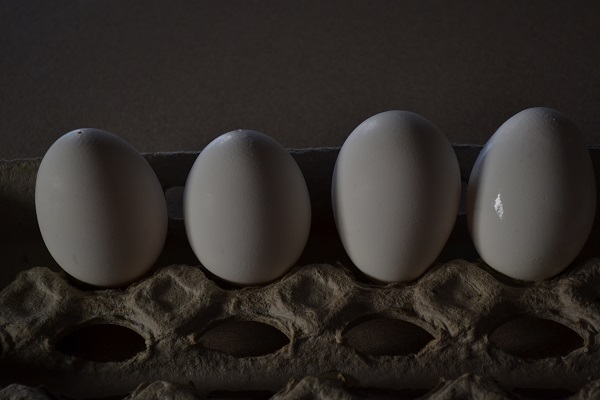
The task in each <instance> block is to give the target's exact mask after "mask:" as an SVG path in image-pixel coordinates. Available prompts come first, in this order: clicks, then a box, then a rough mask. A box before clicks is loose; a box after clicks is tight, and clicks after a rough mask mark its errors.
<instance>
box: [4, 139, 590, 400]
mask: <svg viewBox="0 0 600 400" xmlns="http://www.w3.org/2000/svg"><path fill="white" fill-rule="evenodd" d="M454 149H455V151H456V153H457V157H458V160H459V163H460V167H461V175H462V179H463V181H464V182H466V180H467V179H468V175H469V173H470V170H471V167H472V165H473V162H474V161H475V158H476V157H477V155H478V152H479V150H480V147H476V146H454ZM337 152H338V149H328V148H322V149H307V150H290V153H291V154H292V156H293V157H294V158H295V160H296V161H297V162H298V164H299V166H300V168H301V170H302V172H303V174H304V176H305V178H306V182H307V185H308V189H309V192H310V197H311V204H312V208H313V219H312V227H311V234H310V237H309V241H308V244H307V247H306V249H305V251H304V253H303V255H302V257H301V259H300V260H299V261H298V265H297V266H296V267H295V268H294V269H293V270H292V271H290V272H289V273H288V274H287V275H285V276H284V277H283V278H282V279H280V280H278V281H276V282H274V283H272V284H270V285H267V286H262V287H248V288H243V289H238V288H232V287H227V286H226V285H224V284H222V283H221V282H219V281H218V280H215V279H213V277H211V276H210V275H209V273H208V272H207V271H205V270H203V269H202V268H201V267H198V262H197V260H196V259H195V257H194V255H193V253H192V251H191V249H190V248H189V245H188V243H187V240H186V237H185V231H184V228H183V221H182V213H181V195H182V191H183V188H182V187H183V185H184V184H185V179H186V177H187V173H188V171H189V169H190V168H191V166H192V164H193V162H194V160H195V158H196V156H197V153H172V154H166V153H165V154H160V153H159V154H149V155H146V158H147V160H148V161H149V162H150V164H151V166H152V167H153V168H154V170H155V172H156V173H157V176H158V177H159V180H160V182H161V184H162V187H163V189H164V190H165V194H166V197H167V200H168V204H169V217H170V219H169V234H168V238H167V243H166V245H165V248H164V250H163V253H162V255H161V257H160V259H159V261H158V262H157V265H156V267H155V269H154V270H153V271H152V273H151V274H150V275H148V276H147V277H145V278H143V279H141V280H140V281H138V282H136V283H134V284H132V285H130V286H129V287H128V288H126V289H112V290H94V289H93V288H90V287H87V286H85V285H82V284H80V283H78V282H75V281H73V280H72V279H71V278H69V277H68V275H66V274H65V273H64V272H62V271H61V270H60V268H59V267H58V266H57V265H56V264H55V263H54V261H53V260H52V258H51V257H50V255H49V254H48V253H47V250H46V249H45V247H44V245H43V242H42V241H41V238H40V236H39V230H38V228H37V222H36V218H35V207H34V204H33V191H34V187H35V174H36V171H37V166H38V165H39V160H20V161H6V162H2V164H1V165H0V185H1V186H0V193H1V194H2V195H1V198H0V199H1V201H2V213H3V215H2V220H3V222H4V223H3V227H2V232H0V234H1V235H2V246H3V247H4V249H3V255H4V265H3V270H2V274H1V276H0V278H1V279H0V288H2V291H1V292H0V380H1V381H0V385H2V386H8V385H11V386H8V387H6V388H5V389H3V392H0V393H4V394H5V395H7V396H8V395H10V393H18V392H19V391H27V390H34V389H31V388H32V387H37V386H43V387H45V388H47V389H48V390H49V391H50V393H55V394H58V395H62V396H67V397H69V398H91V397H106V396H122V397H123V396H125V395H127V394H129V395H130V398H150V397H151V396H152V395H151V394H150V393H154V395H156V394H157V393H159V392H160V393H167V392H169V391H170V392H172V393H180V394H181V396H188V397H182V398H204V397H206V396H209V397H211V398H218V397H219V396H221V397H227V395H228V393H231V392H240V391H242V393H245V394H247V395H248V396H254V397H257V398H258V397H261V396H262V397H269V396H271V395H274V396H275V397H276V398H296V397H298V396H300V394H302V396H306V397H307V398H311V397H314V398H322V397H324V396H326V397H333V396H335V397H339V398H360V397H361V396H362V397H364V396H368V397H375V396H379V397H380V398H386V397H385V396H387V397H389V398H394V397H396V398H397V397H400V396H404V397H409V398H417V397H421V396H425V397H430V398H452V397H448V396H449V393H455V394H457V395H458V394H460V393H463V395H464V396H466V397H469V396H470V397H472V398H477V397H480V396H478V395H477V394H476V393H484V392H485V393H488V395H489V396H492V397H491V398H514V397H515V396H519V395H527V394H528V393H530V392H531V391H532V390H533V391H535V390H537V391H541V392H539V393H544V392H543V391H544V390H550V391H553V392H552V393H556V392H557V391H563V392H561V393H565V395H570V396H572V397H573V398H593V393H596V391H597V386H598V385H597V383H598V382H594V381H595V380H597V379H600V357H599V350H600V349H599V345H598V343H597V342H598V340H597V338H598V333H597V332H598V331H599V330H600V263H598V262H597V261H596V260H595V259H593V258H594V257H596V256H597V248H596V247H597V243H598V237H599V236H600V235H599V232H598V227H597V226H595V227H594V229H593V231H592V235H591V236H590V239H589V241H588V244H587V245H586V247H585V248H584V250H583V251H582V253H581V255H580V257H579V258H578V260H577V261H576V262H575V263H574V264H573V265H572V266H571V267H570V268H568V269H567V270H566V271H565V272H563V273H562V274H560V275H559V276H557V277H555V278H553V279H551V280H549V281H544V282H540V283H535V284H525V283H522V282H518V281H514V280H511V279H509V278H506V277H503V276H502V275H500V274H498V273H496V272H495V271H493V270H491V269H490V268H488V267H487V266H486V265H485V264H483V263H482V262H480V261H478V260H477V258H478V257H477V254H476V252H475V250H474V248H473V246H472V244H471V242H470V240H469V238H468V232H467V229H466V221H465V217H464V214H461V215H459V218H458V220H457V222H456V225H455V228H454V231H453V233H452V235H451V237H450V239H449V241H448V244H447V245H446V247H445V248H444V250H443V252H442V254H441V255H440V257H439V258H438V261H437V262H436V264H435V265H434V266H433V267H432V268H431V269H430V270H429V271H428V272H426V273H425V274H424V275H423V276H422V277H420V278H419V279H417V280H416V281H414V282H412V283H409V284H395V285H385V286H384V285H375V284H372V283H370V282H369V281H368V280H367V279H366V278H365V277H364V276H363V275H361V273H360V272H358V270H357V269H356V268H354V267H353V266H352V263H351V262H350V260H349V259H348V258H347V256H346V255H345V252H344V250H343V247H342V246H341V243H340V241H339V238H338V236H337V233H336V230H335V224H334V222H333V217H332V211H331V202H330V194H329V193H330V187H331V186H330V185H331V174H332V171H333V166H334V163H335V159H336V156H337ZM591 154H592V160H593V162H594V166H595V170H596V176H600V173H599V172H600V151H598V150H597V149H595V148H593V149H591ZM598 187H600V185H598ZM441 379H443V380H445V381H444V382H442V383H440V382H441ZM19 385H21V386H19ZM27 386H29V387H30V388H29V389H28V388H27ZM136 388H137V389H136ZM165 391H166V392H165ZM39 393H40V396H44V393H43V392H39ZM328 393H329V394H328ZM15 396H16V395H15ZM144 396H147V397H144ZM286 396H287V397H286ZM444 396H446V397H444ZM494 396H495V397H494ZM42 398H43V397H42Z"/></svg>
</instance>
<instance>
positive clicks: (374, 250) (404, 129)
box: [331, 111, 460, 282]
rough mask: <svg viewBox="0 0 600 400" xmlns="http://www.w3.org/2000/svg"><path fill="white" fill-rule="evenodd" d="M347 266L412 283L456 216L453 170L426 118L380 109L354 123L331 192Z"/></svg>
mask: <svg viewBox="0 0 600 400" xmlns="http://www.w3.org/2000/svg"><path fill="white" fill-rule="evenodd" d="M331 196H332V205H333V211H334V216H335V221H336V225H337V229H338V233H339V235H340V238H341V240H342V243H343V245H344V248H345V249H346V252H347V253H348V256H349V257H350V259H351V260H352V261H353V262H354V264H355V265H356V266H357V267H358V268H359V269H360V270H361V271H362V272H363V273H365V274H366V275H367V276H368V277H370V278H371V279H373V280H375V281H380V282H397V281H411V280H414V279H415V278H417V277H418V276H419V275H421V274H422V273H423V272H424V271H425V270H426V269H427V268H428V267H429V266H431V265H432V264H433V262H434V261H435V259H436V258H437V256H438V255H439V254H440V252H441V251H442V249H443V247H444V245H445V244H446V241H447V240H448V237H449V236H450V233H451V231H452V228H453V226H454V222H455V220H456V217H457V214H458V207H459V203H460V170H459V166H458V161H457V159H456V155H455V153H454V150H453V149H452V146H451V145H450V143H449V142H448V140H447V139H446V137H445V136H444V135H443V134H442V132H440V130H439V129H438V128H437V127H436V126H435V125H433V123H431V122H430V121H429V120H427V119H425V118H423V117H421V116H420V115H417V114H415V113H412V112H408V111H387V112H383V113H380V114H377V115H375V116H373V117H371V118H369V119H367V120H366V121H364V122H363V123H362V124H360V125H359V126H358V127H357V128H356V129H355V130H354V131H353V132H352V133H351V134H350V136H348V138H347V139H346V141H345V143H344V145H343V146H342V148H341V150H340V153H339V155H338V158H337V161H336V164H335V169H334V173H333V182H332V189H331Z"/></svg>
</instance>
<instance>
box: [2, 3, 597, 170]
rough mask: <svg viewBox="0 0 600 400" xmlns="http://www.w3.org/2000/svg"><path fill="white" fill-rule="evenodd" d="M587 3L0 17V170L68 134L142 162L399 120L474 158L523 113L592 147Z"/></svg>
mask: <svg viewBox="0 0 600 400" xmlns="http://www.w3.org/2000/svg"><path fill="white" fill-rule="evenodd" d="M599 15H600V3H599V2H595V1H578V2H571V1H553V2H547V1H530V2H521V1H516V0H511V1H505V0H495V1H486V2H477V1H454V2H445V1H440V0H426V1H385V0H382V1H377V2H371V1H357V0H333V1H326V2H324V1H317V0H313V1H278V0H260V1H258V0H249V1H194V0H179V1H175V2H167V1H158V0H148V1H141V0H123V1H121V0H85V1H81V0H27V1H20V0H6V1H2V2H0V38H1V39H0V87H1V88H2V90H0V121H2V122H1V124H0V159H14V158H25V157H41V156H42V155H43V154H44V153H45V151H46V150H47V149H48V147H49V146H50V145H51V144H52V143H53V142H54V141H55V140H56V139H57V138H58V137H59V136H60V135H62V134H64V133H66V132H68V131H71V130H74V129H77V128H81V127H95V128H101V129H105V130H108V131H111V132H113V133H116V134H118V135H119V136H121V137H122V138H124V139H125V140H127V141H128V142H130V143H131V144H132V145H133V146H134V147H136V148H137V149H138V150H139V151H141V152H157V151H182V150H187V151H197V150H201V149H202V148H203V147H204V146H205V145H206V144H207V143H209V142H210V141H211V140H212V139H214V138H215V137H217V136H218V135H220V134H222V133H224V132H227V131H230V130H233V129H238V128H247V129H254V130H258V131H261V132H264V133H267V134H268V135H271V136H273V137H274V138H275V139H276V140H278V141H279V142H280V143H282V144H283V145H284V146H285V147H295V148H302V147H322V146H340V145H341V144H342V143H343V141H344V139H345V138H346V137H347V136H348V134H349V133H350V132H351V131H352V130H353V129H354V128H355V127H356V126H357V125H358V124H359V123H360V122H362V121H363V120H365V119H366V118H368V117H369V116H371V115H374V114H376V113H378V112H382V111H385V110H390V109H405V110H410V111H414V112H416V113H419V114H421V115H423V116H425V117H427V118H429V119H430V120H432V121H433V122H434V123H435V124H436V125H438V127H439V128H440V129H441V130H442V131H443V132H445V133H446V135H447V136H448V138H449V139H450V140H451V141H452V142H454V143H476V144H483V143H484V142H485V141H486V140H487V138H488V137H489V136H490V135H491V134H492V133H493V132H494V131H495V130H496V129H497V128H498V127H499V125H500V124H502V123H503V122H504V121H505V120H506V119H508V118H509V117H510V116H512V115H514V114H515V113H517V112H519V111H521V110H523V109H525V108H529V107H532V106H547V107H552V108H556V109H558V110H560V111H561V112H563V113H565V114H566V115H568V116H570V117H571V118H572V119H573V120H574V121H575V122H576V123H577V124H578V125H579V126H580V128H581V129H582V131H583V133H584V136H585V139H586V141H587V142H588V143H598V142H600V131H599V130H598V127H599V126H600V113H599V112H598V110H599V109H600V96H598V89H599V88H600V68H598V65H599V64H600V24H598V16H599Z"/></svg>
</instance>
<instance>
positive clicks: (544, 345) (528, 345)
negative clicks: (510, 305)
mask: <svg viewBox="0 0 600 400" xmlns="http://www.w3.org/2000/svg"><path fill="white" fill-rule="evenodd" d="M489 340H490V342H491V343H492V344H493V345H494V346H495V347H497V348H498V349H500V350H502V351H504V352H506V353H508V354H511V355H514V356H517V357H520V358H528V359H541V358H550V357H561V356H566V355H567V354H569V353H571V352H572V351H573V350H576V349H579V348H581V347H583V345H584V343H583V338H582V337H581V336H580V335H579V334H577V333H576V332H575V331H573V330H572V329H571V328H568V327H566V326H565V325H563V324H560V323H558V322H556V321H552V320H549V319H544V318H537V317H519V318H514V319H511V320H510V321H508V322H505V323H503V324H502V325H500V326H499V327H497V328H496V329H495V330H494V331H493V332H492V333H491V335H490V336H489Z"/></svg>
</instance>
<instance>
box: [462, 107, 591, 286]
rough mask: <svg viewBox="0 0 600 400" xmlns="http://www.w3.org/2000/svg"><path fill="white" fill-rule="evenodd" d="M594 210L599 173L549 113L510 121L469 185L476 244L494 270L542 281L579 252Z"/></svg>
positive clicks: (569, 128)
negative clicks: (595, 176)
mask: <svg viewBox="0 0 600 400" xmlns="http://www.w3.org/2000/svg"><path fill="white" fill-rule="evenodd" d="M595 209H596V187H595V178H594V170H593V167H592V162H591V158H590V154H589V151H588V149H587V148H586V146H585V144H584V142H583V139H582V137H581V134H580V133H579V130H578V129H577V127H576V126H575V124H573V122H571V121H570V120H569V119H568V118H566V117H565V116H564V115H562V114H560V113H559V112H558V111H555V110H552V109H549V108H541V107H539V108H530V109H527V110H525V111H521V112H520V113H518V114H516V115H515V116H513V117H512V118H510V119H509V120H508V121H506V122H505V123H504V124H503V125H502V126H501V127H500V128H498V130H497V131H496V133H495V134H494V135H493V136H492V137H491V138H490V140H489V141H488V142H487V144H486V145H485V147H484V148H483V150H482V151H481V153H480V155H479V157H478V158H477V161H476V162H475V165H474V167H473V171H472V172H471V177H470V180H469V187H468V195H467V220H468V224H469V230H470V232H471V237H472V239H473V243H474V244H475V247H476V248H477V251H478V252H479V255H480V256H481V258H482V259H483V260H484V261H485V262H486V263H488V264H489V265H490V266H491V267H492V268H494V269H496V270H498V271H499V272H501V273H503V274H505V275H508V276H510V277H512V278H516V279H521V280H525V281H538V280H542V279H546V278H550V277H552V276H554V275H556V274H558V273H559V272H561V271H562V270H563V269H565V268H566V267H567V266H568V265H569V264H570V263H571V262H572V261H573V260H574V259H575V257H576V256H577V255H578V253H579V252H580V251H581V249H582V247H583V245H584V244H585V241H586V239H587V237H588V235H589V233H590V230H591V228H592V224H593V221H594V215H595Z"/></svg>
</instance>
